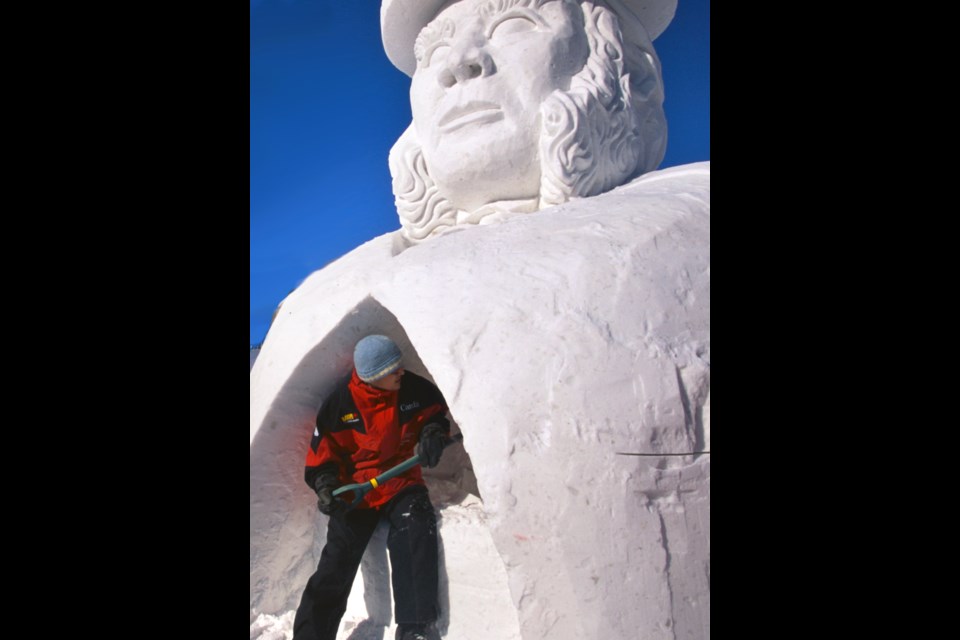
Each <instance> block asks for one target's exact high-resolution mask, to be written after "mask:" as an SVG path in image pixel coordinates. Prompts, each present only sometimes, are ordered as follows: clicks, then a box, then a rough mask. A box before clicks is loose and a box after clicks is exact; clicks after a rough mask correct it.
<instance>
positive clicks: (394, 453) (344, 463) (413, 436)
mask: <svg viewBox="0 0 960 640" xmlns="http://www.w3.org/2000/svg"><path fill="white" fill-rule="evenodd" d="M402 358H403V356H402V354H401V352H400V349H399V348H398V347H397V345H396V344H395V343H394V342H393V341H392V340H391V339H390V338H388V337H386V336H381V335H371V336H367V337H366V338H364V339H362V340H360V342H358V343H357V345H356V348H355V349H354V353H353V361H354V370H353V372H352V373H351V375H350V378H349V380H345V381H343V383H342V384H340V385H339V386H338V387H337V388H336V390H335V391H334V392H333V393H332V394H331V395H330V397H328V398H327V400H326V401H325V402H324V403H323V406H322V407H321V408H320V412H319V413H318V414H317V428H316V429H315V430H314V432H313V438H312V439H311V441H310V449H309V450H308V451H307V462H306V469H305V471H304V479H305V480H306V482H307V484H308V485H309V486H310V488H311V489H313V490H314V491H316V493H317V500H318V501H317V506H318V507H319V509H320V511H321V512H323V513H324V514H326V515H328V516H330V521H329V523H328V525H327V544H326V546H325V547H324V549H323V553H322V554H321V556H320V564H319V565H318V567H317V571H316V573H314V574H313V576H312V577H311V578H310V580H309V581H308V582H307V586H306V589H305V590H304V592H303V597H302V598H301V600H300V606H299V608H298V609H297V614H296V617H295V618H294V623H293V637H294V640H335V638H336V635H337V628H338V627H339V625H340V619H341V618H342V617H343V614H344V612H345V611H346V608H347V597H348V596H349V595H350V589H351V587H352V585H353V580H354V578H355V577H356V575H357V569H358V568H359V567H360V561H361V559H362V558H363V552H364V550H365V549H366V547H367V543H368V542H369V540H370V537H371V536H372V535H373V532H374V529H375V528H376V526H377V524H378V523H379V522H380V520H381V519H386V520H387V521H389V523H390V533H389V534H388V537H387V548H388V549H389V551H390V566H391V581H392V583H393V598H394V618H395V619H396V621H397V624H398V627H397V635H396V638H397V640H426V639H427V638H428V636H427V635H426V634H427V633H428V632H430V629H429V628H430V627H431V626H432V623H433V622H434V621H436V619H437V618H438V616H439V608H438V601H437V582H438V573H439V567H438V555H437V554H438V551H437V519H436V514H435V513H434V510H433V506H432V505H431V504H430V498H429V496H428V494H427V487H426V485H425V484H424V482H423V475H422V474H421V471H420V467H419V466H415V467H413V468H412V469H410V470H408V471H406V472H404V473H403V474H401V475H399V476H397V477H395V478H392V479H390V480H388V481H386V482H384V483H382V484H380V485H379V486H378V487H377V488H375V489H372V490H371V491H370V492H369V493H367V494H366V495H365V496H364V498H363V500H362V502H360V504H359V505H358V506H357V508H355V509H351V510H347V509H346V503H344V502H343V501H341V500H340V499H339V498H334V497H333V490H334V489H336V488H337V487H339V486H341V485H344V484H351V483H362V482H366V481H367V480H370V479H371V478H374V477H376V476H377V475H379V474H381V473H383V472H384V471H386V470H387V469H390V468H391V467H394V466H396V465H398V464H400V463H401V462H403V461H404V460H406V459H408V458H410V457H411V456H413V455H415V454H420V456H421V460H422V462H421V464H422V465H423V466H425V467H428V468H430V467H434V466H436V464H437V462H439V460H440V455H441V453H442V452H443V446H444V441H445V439H446V438H447V436H448V434H449V431H450V422H449V421H448V420H447V418H446V413H447V406H446V402H445V401H444V399H443V396H442V395H441V393H440V391H439V389H437V388H436V387H435V386H434V385H433V384H431V383H430V382H428V381H427V380H425V379H424V378H421V377H420V376H417V375H415V374H413V373H410V372H407V371H404V369H403V367H402V366H401V364H402Z"/></svg>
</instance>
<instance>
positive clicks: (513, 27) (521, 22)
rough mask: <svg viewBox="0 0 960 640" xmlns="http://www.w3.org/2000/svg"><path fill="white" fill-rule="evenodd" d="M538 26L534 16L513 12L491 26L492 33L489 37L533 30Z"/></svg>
mask: <svg viewBox="0 0 960 640" xmlns="http://www.w3.org/2000/svg"><path fill="white" fill-rule="evenodd" d="M536 28H537V23H536V22H534V20H533V19H532V18H529V17H527V16H525V15H522V14H511V15H506V16H504V17H503V18H501V19H500V20H498V21H497V22H495V23H494V25H493V26H492V27H491V28H490V35H489V36H487V37H488V38H493V37H494V36H497V37H502V36H509V35H512V34H514V33H526V32H528V31H533V30H534V29H536Z"/></svg>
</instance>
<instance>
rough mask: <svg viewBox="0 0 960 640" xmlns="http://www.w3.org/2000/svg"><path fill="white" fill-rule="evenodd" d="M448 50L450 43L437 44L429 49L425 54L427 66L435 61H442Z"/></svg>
mask: <svg viewBox="0 0 960 640" xmlns="http://www.w3.org/2000/svg"><path fill="white" fill-rule="evenodd" d="M449 51H450V45H447V44H438V45H437V46H435V47H433V48H432V49H430V52H429V53H428V54H427V66H428V67H429V66H430V65H431V64H434V63H436V62H442V61H443V59H444V58H446V57H447V54H448V53H449Z"/></svg>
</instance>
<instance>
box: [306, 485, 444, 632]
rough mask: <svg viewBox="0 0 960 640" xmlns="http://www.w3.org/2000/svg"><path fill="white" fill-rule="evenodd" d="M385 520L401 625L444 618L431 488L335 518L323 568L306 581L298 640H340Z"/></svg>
mask: <svg viewBox="0 0 960 640" xmlns="http://www.w3.org/2000/svg"><path fill="white" fill-rule="evenodd" d="M380 518H386V519H387V520H388V521H389V522H390V533H389V535H388V536H387V549H388V550H389V551H390V568H391V582H392V583H393V604H394V618H395V619H396V622H397V624H411V623H413V624H416V623H428V622H433V621H434V620H436V619H437V618H438V617H439V606H438V603H437V602H438V601H437V582H438V579H439V578H438V576H439V566H438V553H437V516H436V514H435V513H434V511H433V505H431V504H430V499H429V497H428V495H427V488H426V487H424V486H414V487H409V488H407V489H404V490H403V491H401V492H400V493H398V494H397V495H396V496H394V497H393V498H392V499H391V500H390V501H389V502H387V503H386V504H385V505H383V506H381V507H380V508H379V509H353V510H352V511H348V512H346V513H345V514H344V513H340V514H337V515H335V516H334V517H332V518H330V523H329V524H328V525H327V544H326V546H325V547H324V548H323V553H322V554H320V564H319V565H318V566H317V571H316V573H314V574H313V576H312V577H311V578H310V580H309V581H307V587H306V589H304V591H303V596H302V598H301V599H300V606H299V607H298V608H297V615H296V617H295V618H294V621H293V640H335V639H336V637H337V628H338V627H339V626H340V619H341V618H342V617H343V614H344V612H345V611H346V610H347V598H348V597H349V595H350V589H351V587H352V586H353V580H354V578H355V577H356V575H357V569H359V568H360V561H361V560H362V559H363V552H364V550H365V549H366V548H367V543H368V542H369V541H370V537H371V536H372V535H373V531H374V529H376V528H377V524H378V523H379V522H380Z"/></svg>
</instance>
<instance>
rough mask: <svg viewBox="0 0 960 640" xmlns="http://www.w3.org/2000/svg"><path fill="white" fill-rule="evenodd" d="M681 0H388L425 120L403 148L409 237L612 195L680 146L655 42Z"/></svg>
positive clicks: (389, 43) (400, 59) (403, 211)
mask: <svg viewBox="0 0 960 640" xmlns="http://www.w3.org/2000/svg"><path fill="white" fill-rule="evenodd" d="M675 6H676V2H675V0H671V1H659V2H651V1H647V0H639V1H625V2H621V1H619V0H608V1H604V0H597V1H596V2H582V3H581V2H577V1H575V0H550V1H547V0H516V1H514V0H499V1H498V0H461V1H459V2H453V3H447V4H445V5H444V3H443V1H442V0H434V1H432V2H420V1H419V0H387V1H386V2H384V3H383V5H382V8H381V25H382V32H383V41H384V47H385V49H386V52H387V55H388V57H389V58H390V59H391V60H392V61H393V63H394V64H395V65H396V66H397V67H398V68H399V69H400V70H402V71H403V72H404V73H406V74H407V75H410V76H411V77H412V83H411V87H410V102H411V106H412V111H413V124H412V125H411V126H410V127H409V128H408V129H407V131H406V132H405V134H404V135H403V136H401V138H400V140H399V141H398V142H397V144H396V145H395V146H394V148H393V150H392V152H391V154H390V170H391V174H392V175H393V178H394V180H393V190H394V196H395V197H396V203H397V210H398V213H399V215H400V220H401V224H402V228H403V237H404V238H405V239H406V240H407V242H410V243H416V242H420V241H422V240H425V239H427V238H430V237H432V236H435V235H437V234H439V233H442V232H444V231H447V230H450V229H451V228H454V227H455V226H457V225H462V224H477V223H480V224H484V223H489V222H492V221H494V220H498V219H502V218H503V217H505V216H507V215H510V214H513V213H529V212H532V211H537V210H540V209H543V208H544V207H547V206H550V205H554V204H560V203H562V202H566V201H568V200H570V199H571V198H579V197H586V196H592V195H596V194H599V193H603V192H605V191H608V190H609V189H611V188H612V187H615V186H617V185H620V184H623V183H625V182H627V181H628V180H629V179H632V178H634V177H636V176H638V175H640V174H642V173H645V172H647V171H650V170H652V169H655V168H656V166H657V165H658V164H659V163H660V161H661V160H662V159H663V154H664V150H665V147H666V138H667V136H666V130H667V128H666V121H665V118H664V113H663V87H662V82H661V77H660V62H659V60H658V58H657V56H656V52H655V51H654V48H653V44H652V39H653V38H655V37H656V36H657V35H659V34H660V32H661V31H663V29H664V28H665V27H666V25H667V23H668V22H669V21H670V19H671V18H672V17H673V12H674V9H675Z"/></svg>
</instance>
